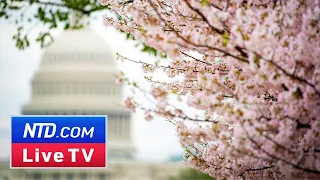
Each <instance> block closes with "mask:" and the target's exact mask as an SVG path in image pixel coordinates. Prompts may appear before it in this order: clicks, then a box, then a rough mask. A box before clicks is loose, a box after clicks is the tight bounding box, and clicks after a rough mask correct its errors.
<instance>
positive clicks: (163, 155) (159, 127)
mask: <svg viewBox="0 0 320 180" xmlns="http://www.w3.org/2000/svg"><path fill="white" fill-rule="evenodd" d="M91 28H92V29H93V30H94V32H96V33H97V34H98V35H100V36H101V38H102V39H104V40H105V41H106V42H107V43H108V44H109V48H110V49H111V50H112V51H113V52H114V54H115V53H116V52H119V53H121V54H123V55H125V56H127V57H130V58H133V59H137V60H139V59H153V57H150V56H148V55H146V54H144V53H141V52H140V51H139V50H138V49H137V48H135V47H134V44H135V42H132V41H131V42H129V41H126V39H125V35H123V34H121V33H119V32H117V31H116V30H115V29H113V28H106V27H104V26H103V25H102V23H101V21H100V20H96V21H92V25H91ZM39 29H41V27H34V28H32V31H31V35H30V37H31V39H34V38H35V36H36V35H37V33H38V32H39ZM0 31H1V33H0V146H1V147H0V158H6V157H9V151H10V116H11V115H19V114H20V111H21V107H22V105H23V104H26V103H28V102H29V101H30V90H31V84H30V81H31V78H32V76H33V75H34V73H35V72H36V71H37V69H38V68H39V65H40V61H41V55H42V53H43V51H44V49H41V48H40V47H39V44H36V43H35V42H34V41H33V40H32V41H31V46H30V47H29V48H28V49H26V50H23V51H19V50H18V49H16V47H15V44H14V41H13V40H12V36H13V34H14V33H15V32H16V26H15V25H13V24H10V23H7V22H4V21H0ZM59 33H61V31H55V32H54V37H55V38H59ZM118 68H119V69H121V70H122V71H124V72H127V73H128V75H129V77H131V78H132V79H133V80H136V81H138V82H140V81H142V80H143V75H142V74H141V70H140V66H139V65H135V64H131V63H129V62H127V63H118ZM124 91H125V94H128V89H125V90H124ZM132 120H133V127H132V130H133V143H134V145H135V147H136V149H137V153H136V157H137V158H138V159H140V160H147V161H164V160H167V159H168V158H169V157H170V156H171V155H178V154H179V153H181V148H180V146H179V143H178V140H177V138H176V133H175V130H174V129H175V127H174V126H173V125H172V124H170V123H168V122H166V121H164V120H161V119H156V120H154V121H151V122H147V121H145V120H144V119H143V116H142V113H141V112H138V113H137V114H133V118H132Z"/></svg>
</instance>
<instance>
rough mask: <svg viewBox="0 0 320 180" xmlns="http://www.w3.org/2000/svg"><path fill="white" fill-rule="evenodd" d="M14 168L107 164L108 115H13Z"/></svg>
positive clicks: (12, 154) (12, 161)
mask: <svg viewBox="0 0 320 180" xmlns="http://www.w3.org/2000/svg"><path fill="white" fill-rule="evenodd" d="M11 128H12V130H11V133H12V134H11V140H12V142H11V143H12V145H11V168H31V167H32V168H48V167H50V168H54V167H56V168H64V167H106V166H107V163H106V158H107V154H106V153H107V150H106V142H107V138H106V134H107V117H106V116H14V117H12V119H11Z"/></svg>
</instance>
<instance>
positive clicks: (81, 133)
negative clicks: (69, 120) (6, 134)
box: [23, 123, 94, 138]
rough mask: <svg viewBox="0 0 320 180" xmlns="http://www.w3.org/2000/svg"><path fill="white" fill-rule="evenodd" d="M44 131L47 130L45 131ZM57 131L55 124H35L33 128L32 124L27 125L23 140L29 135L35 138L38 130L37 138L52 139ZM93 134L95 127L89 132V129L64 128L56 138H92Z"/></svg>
mask: <svg viewBox="0 0 320 180" xmlns="http://www.w3.org/2000/svg"><path fill="white" fill-rule="evenodd" d="M37 127H38V128H37ZM43 129H45V130H44V131H43ZM50 129H51V132H50ZM56 129H57V126H56V124H54V123H33V125H32V128H31V126H30V123H26V126H25V128H24V133H23V138H27V135H29V137H30V138H34V137H35V135H36V133H37V130H38V133H37V136H36V137H37V138H41V137H43V138H52V137H54V136H55V135H56ZM42 132H44V133H42ZM93 133H94V127H91V128H90V129H89V130H88V129H87V127H82V128H80V127H72V128H70V127H62V128H61V131H60V133H59V135H56V136H55V137H56V138H59V137H61V138H67V137H69V136H70V137H71V138H79V137H80V138H84V137H85V136H89V137H90V138H92V137H93ZM42 135H43V136H42Z"/></svg>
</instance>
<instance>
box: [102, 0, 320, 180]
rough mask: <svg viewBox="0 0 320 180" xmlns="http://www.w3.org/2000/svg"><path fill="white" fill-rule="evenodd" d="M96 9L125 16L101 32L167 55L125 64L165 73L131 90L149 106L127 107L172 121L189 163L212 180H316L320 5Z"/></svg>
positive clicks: (167, 4)
mask: <svg viewBox="0 0 320 180" xmlns="http://www.w3.org/2000/svg"><path fill="white" fill-rule="evenodd" d="M102 4H108V5H109V8H110V9H111V10H112V11H114V12H115V13H116V14H117V15H118V16H121V17H122V18H112V17H107V16H106V17H105V18H104V24H105V25H106V26H113V27H115V28H117V29H119V30H121V31H124V32H126V33H130V34H131V35H133V36H134V37H135V38H136V39H137V40H139V41H142V42H143V43H145V44H146V45H148V46H151V47H154V48H156V49H157V50H159V51H162V52H164V53H166V54H167V55H168V58H169V63H168V60H167V59H166V60H163V61H160V62H158V63H157V67H161V68H156V66H155V65H154V62H147V61H144V62H143V63H142V62H141V61H138V60H134V57H133V59H129V58H124V59H126V60H129V61H133V62H136V63H141V64H142V67H143V68H142V69H143V73H155V72H157V73H158V71H161V70H163V76H167V77H168V78H167V80H165V81H162V82H160V81H157V80H154V79H152V78H148V80H149V82H150V87H151V91H150V92H149V91H147V90H145V88H141V87H139V85H137V84H135V85H134V86H132V87H133V88H134V89H135V91H134V92H136V91H141V92H142V93H145V94H146V95H145V97H146V98H147V100H149V101H150V98H149V97H151V98H152V100H151V101H154V102H155V103H154V104H155V106H150V107H145V106H144V104H142V103H141V102H142V101H141V99H139V98H138V97H136V96H134V95H132V97H130V98H128V99H127V100H126V101H125V104H126V107H127V108H129V109H131V110H133V111H135V109H141V110H143V111H145V116H146V119H147V120H150V119H152V118H156V117H157V116H158V117H164V119H166V120H167V121H169V122H172V123H173V124H176V131H177V135H178V137H179V141H180V143H181V146H182V147H183V148H184V149H185V162H186V164H187V165H189V166H191V167H193V168H197V169H199V170H201V171H202V172H204V173H207V174H209V175H210V176H212V177H215V178H217V179H223V178H227V179H320V153H319V152H320V61H319V59H320V21H319V19H320V2H319V0H306V1H301V0H287V1H281V0H275V1H271V0H262V1H261V0H248V1H243V0H229V1H218V0H208V1H200V0H176V1H157V0H139V1H137V0H134V1H116V0H103V1H102ZM122 78H123V79H128V78H127V77H122ZM129 79H130V78H129ZM128 84H129V85H132V84H133V83H130V82H128ZM135 98H136V99H135ZM188 122H193V123H188Z"/></svg>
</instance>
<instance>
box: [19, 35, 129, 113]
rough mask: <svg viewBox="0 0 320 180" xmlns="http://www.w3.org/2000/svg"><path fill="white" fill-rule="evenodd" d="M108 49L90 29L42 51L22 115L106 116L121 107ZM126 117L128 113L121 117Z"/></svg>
mask: <svg viewBox="0 0 320 180" xmlns="http://www.w3.org/2000/svg"><path fill="white" fill-rule="evenodd" d="M115 72H116V66H115V62H114V58H113V56H112V53H111V51H109V49H108V45H107V44H106V43H105V42H104V41H103V40H102V39H101V38H100V37H98V36H97V35H96V34H95V33H93V32H92V31H91V30H90V29H84V30H80V31H66V32H63V34H62V35H61V36H60V37H58V38H57V39H56V40H55V41H54V43H53V44H52V45H51V46H50V47H49V48H47V49H46V50H45V52H44V54H43V56H42V62H41V65H40V68H39V71H38V72H37V73H36V75H35V76H34V78H33V80H32V101H31V103H30V104H28V105H26V106H25V107H24V108H23V114H26V115H28V114H39V115H42V114H82V115H83V114H91V115H93V114H107V113H109V111H110V110H113V111H117V110H120V109H121V107H120V106H119V105H117V103H119V102H121V101H122V87H121V86H117V85H116V84H115V83H114V77H113V74H114V73H115ZM124 114H128V113H124Z"/></svg>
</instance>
